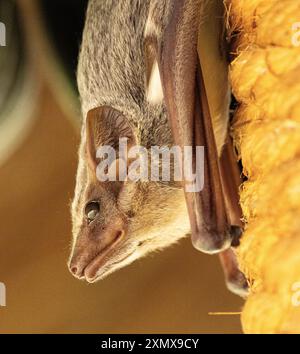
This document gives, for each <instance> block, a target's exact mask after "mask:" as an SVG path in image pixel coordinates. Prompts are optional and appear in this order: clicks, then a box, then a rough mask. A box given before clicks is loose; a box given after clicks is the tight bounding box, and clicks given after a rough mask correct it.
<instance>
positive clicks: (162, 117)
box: [69, 0, 247, 295]
mask: <svg viewBox="0 0 300 354" xmlns="http://www.w3.org/2000/svg"><path fill="white" fill-rule="evenodd" d="M216 2H218V1H217V0H216ZM205 6H206V1H201V0H175V1H171V0H143V1H140V0H122V1H115V0H90V1H89V5H88V9H87V15H86V23H85V28H84V33H83V40H82V46H81V52H80V56H79V64H78V77H77V80H78V87H79V92H80V97H81V104H82V114H83V117H84V119H83V124H82V133H81V134H82V136H81V145H80V149H79V165H78V172H77V180H76V189H75V196H74V200H73V203H72V221H73V245H72V252H71V256H70V260H69V269H70V271H71V273H72V274H73V275H74V276H75V277H77V278H79V279H85V280H86V281H88V282H95V281H97V280H99V279H102V278H103V277H105V276H107V275H108V274H110V273H112V272H113V271H115V270H117V269H119V268H121V267H124V266H126V265H128V264H130V263H131V262H133V261H134V260H136V259H137V258H140V257H142V256H144V255H146V254H147V253H149V252H151V251H154V250H157V249H162V248H164V247H166V246H169V245H170V244H172V243H174V242H176V241H178V240H179V239H181V238H182V237H184V236H186V235H189V234H191V240H192V243H193V245H194V247H195V248H197V249H199V250H200V251H203V252H205V253H210V254H213V253H220V258H221V263H222V265H223V268H224V273H225V278H226V281H227V285H228V287H229V288H230V289H231V290H232V291H234V292H235V293H238V294H240V295H245V293H246V291H247V283H246V280H245V278H244V276H243V274H242V273H241V272H240V271H239V269H238V266H237V262H236V259H235V255H234V251H233V248H232V246H235V245H236V244H237V243H238V240H239V237H240V235H241V230H242V224H241V211H240V209H239V204H238V194H237V186H238V184H239V171H238V169H237V165H236V160H235V159H234V158H233V157H232V149H231V148H230V146H229V145H228V144H226V146H225V147H224V145H225V142H226V140H228V142H229V139H228V137H227V135H228V134H227V132H228V106H229V99H228V97H229V94H228V93H229V91H228V87H227V91H226V90H225V92H224V98H223V106H222V105H221V106H222V109H221V111H222V110H223V111H222V113H221V114H212V113H211V111H212V110H211V107H209V99H208V96H209V89H208V85H207V84H206V83H205V78H206V79H207V72H208V70H207V69H205V65H202V63H200V59H199V58H201V50H200V51H199V53H198V51H197V48H198V39H199V38H201V36H200V37H199V26H200V24H201V18H202V16H204V15H205ZM218 40H219V39H218ZM199 48H201V43H199ZM205 73H206V75H205ZM209 75H210V74H209V73H208V76H209ZM226 80H227V79H226ZM226 80H225V81H226ZM227 84H228V83H227ZM212 91H213V90H212ZM224 102H225V103H224ZM120 138H124V139H126V141H127V143H128V147H129V148H130V147H134V146H137V145H138V146H142V147H144V148H145V149H146V150H147V151H149V150H150V149H151V147H152V146H167V147H172V146H174V145H176V146H179V147H181V148H182V149H184V147H185V146H191V147H193V149H192V151H195V150H196V149H195V148H196V147H197V146H203V147H204V170H203V174H204V185H203V189H202V190H201V191H198V190H196V191H192V192H191V191H187V189H188V188H187V187H188V185H189V184H190V181H188V180H186V179H185V177H184V179H183V181H182V182H178V181H174V180H170V181H169V183H166V182H165V181H164V182H162V181H143V180H139V181H132V180H129V179H126V178H125V179H124V180H116V181H100V180H99V178H98V175H97V166H99V163H100V162H101V159H99V155H98V153H97V151H98V148H99V147H103V146H110V147H113V148H114V149H115V150H116V152H117V153H116V156H115V160H114V161H111V164H112V165H113V166H117V167H118V166H120V163H121V159H120V158H119V155H120ZM126 158H129V156H126ZM196 158H197V156H196V154H195V152H194V153H193V155H192V164H193V166H196ZM129 159H130V158H129ZM171 164H172V161H171ZM171 169H172V170H174V166H173V165H172V166H171ZM116 170H118V169H117V168H116Z"/></svg>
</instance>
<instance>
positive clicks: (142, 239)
mask: <svg viewBox="0 0 300 354" xmlns="http://www.w3.org/2000/svg"><path fill="white" fill-rule="evenodd" d="M139 130H141V128H138V129H135V128H134V127H132V126H131V125H130V124H129V121H128V120H127V119H126V117H125V116H124V115H123V114H122V113H120V112H119V111H117V110H115V109H113V108H111V107H100V108H96V109H93V110H92V111H90V112H89V113H88V115H87V118H86V124H85V129H83V132H82V144H81V148H80V153H79V154H80V158H79V166H78V173H77V181H76V189H75V197H74V200H73V203H72V210H71V212H72V222H73V243H72V251H71V256H70V260H69V269H70V271H71V273H72V274H73V275H74V276H75V277H77V278H79V279H85V280H87V281H88V282H95V281H97V280H99V279H101V278H103V277H105V276H106V275H108V274H110V273H112V272H113V271H115V270H117V269H119V268H121V267H124V266H126V265H128V264H130V263H131V262H133V261H134V260H136V259H137V258H140V257H142V256H144V255H146V254H147V253H148V252H150V251H154V250H158V249H162V248H164V247H166V246H168V245H170V244H172V243H174V242H176V241H177V240H178V239H179V238H181V237H183V236H185V235H186V234H187V233H188V232H189V229H190V226H189V220H188V215H187V211H186V204H185V199H184V194H183V190H182V188H181V187H180V186H179V185H176V183H172V182H169V183H161V182H153V181H149V180H148V181H143V180H138V181H136V180H134V179H133V178H132V179H128V178H120V173H119V171H120V170H122V169H120V168H119V166H120V164H122V163H123V160H122V158H121V156H123V154H124V152H123V151H122V152H121V151H120V140H121V141H122V139H123V140H124V141H126V144H127V150H126V152H125V155H126V159H127V160H128V161H129V163H132V162H134V159H133V158H131V157H130V156H129V154H128V151H129V149H130V148H131V147H133V146H137V145H141V134H139ZM154 130H155V129H154ZM158 135H159V134H158ZM162 143H163V142H162ZM99 148H100V150H101V148H104V149H106V150H105V152H106V153H107V155H105V154H104V155H105V156H106V157H107V156H108V153H109V152H110V151H114V154H112V157H110V158H109V159H107V158H104V157H103V156H104V155H101V151H100V153H99ZM111 148H112V149H113V150H111ZM123 157H124V156H123ZM103 166H104V167H103ZM102 167H103V168H102ZM101 168H102V169H101ZM101 171H102V172H101ZM104 172H105V175H106V176H111V174H112V173H115V177H116V178H115V180H111V178H110V179H109V180H104V179H105V178H103V174H104ZM126 172H128V169H127V166H126Z"/></svg>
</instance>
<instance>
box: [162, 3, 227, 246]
mask: <svg viewBox="0 0 300 354" xmlns="http://www.w3.org/2000/svg"><path fill="white" fill-rule="evenodd" d="M200 3H201V2H200V1H193V0H182V1H175V2H174V7H173V9H172V14H171V16H170V19H169V22H168V24H167V26H166V28H165V31H164V33H163V38H162V45H161V46H160V48H159V67H160V75H161V80H162V86H163V92H164V99H165V103H166V107H167V111H168V116H169V120H170V124H171V128H172V132H173V137H174V141H175V144H176V145H179V146H181V147H182V148H184V147H185V146H192V147H193V148H194V149H193V151H194V153H193V156H192V158H193V165H194V166H196V153H195V151H196V149H195V148H196V146H203V147H204V186H203V189H202V190H201V191H195V192H187V188H185V197H186V203H187V208H188V213H189V218H190V223H191V231H192V242H193V245H194V246H195V247H196V248H197V249H199V250H201V251H203V252H206V253H216V252H220V251H222V250H224V249H227V248H229V247H230V245H231V239H232V237H231V233H230V225H229V220H228V218H227V214H226V207H225V199H224V195H223V189H222V183H221V175H220V166H219V158H218V152H217V147H216V142H215V136H214V131H213V126H212V118H211V113H210V110H209V105H208V98H207V93H206V88H205V85H204V79H203V72H202V67H201V65H200V61H199V57H198V53H197V44H198V28H199V21H200V15H201V14H200ZM187 184H188V181H186V180H185V187H186V186H187Z"/></svg>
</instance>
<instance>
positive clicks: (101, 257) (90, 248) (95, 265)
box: [68, 222, 127, 282]
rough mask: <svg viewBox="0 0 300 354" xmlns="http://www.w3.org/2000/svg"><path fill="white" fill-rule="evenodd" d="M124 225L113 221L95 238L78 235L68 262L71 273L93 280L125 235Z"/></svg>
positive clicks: (89, 280)
mask: <svg viewBox="0 0 300 354" xmlns="http://www.w3.org/2000/svg"><path fill="white" fill-rule="evenodd" d="M125 226H126V225H125V224H124V223H122V224H121V223H120V222H114V223H111V224H110V225H108V226H107V227H106V228H105V231H104V232H103V233H102V234H101V235H99V237H98V238H97V239H90V238H89V237H85V236H81V237H79V239H78V241H77V243H76V244H75V247H74V249H73V252H72V255H71V257H70V261H69V264H68V268H69V271H70V272H71V274H72V275H73V276H74V277H76V278H78V279H86V280H87V281H88V282H93V281H94V280H95V279H96V278H97V276H98V271H99V270H100V269H101V268H102V267H103V266H104V265H105V264H106V263H107V261H109V259H110V258H111V256H112V255H113V253H114V250H115V249H116V247H118V245H119V244H120V243H121V242H122V241H123V239H124V237H125V235H126V233H127V232H126V230H127V229H126V227H125Z"/></svg>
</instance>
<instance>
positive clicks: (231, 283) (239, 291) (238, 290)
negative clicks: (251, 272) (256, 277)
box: [226, 270, 249, 298]
mask: <svg viewBox="0 0 300 354" xmlns="http://www.w3.org/2000/svg"><path fill="white" fill-rule="evenodd" d="M226 286H227V289H228V290H230V291H231V292H232V293H233V294H236V295H238V296H240V297H242V298H247V296H248V295H249V285H248V282H247V279H246V277H245V275H244V274H243V273H242V272H241V271H240V270H237V271H236V272H235V273H234V274H233V275H232V276H230V277H229V278H227V279H226Z"/></svg>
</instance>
